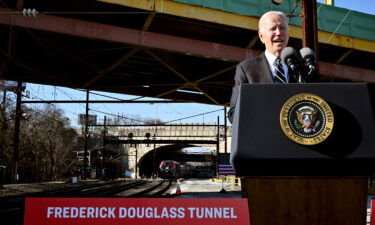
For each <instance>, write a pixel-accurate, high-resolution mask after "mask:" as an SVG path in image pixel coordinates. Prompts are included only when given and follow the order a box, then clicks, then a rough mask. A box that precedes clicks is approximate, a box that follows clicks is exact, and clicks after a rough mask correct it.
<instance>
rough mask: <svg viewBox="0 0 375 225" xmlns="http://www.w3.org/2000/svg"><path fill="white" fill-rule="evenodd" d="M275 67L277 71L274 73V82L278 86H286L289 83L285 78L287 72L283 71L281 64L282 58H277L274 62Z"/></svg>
mask: <svg viewBox="0 0 375 225" xmlns="http://www.w3.org/2000/svg"><path fill="white" fill-rule="evenodd" d="M274 66H275V71H274V73H273V74H274V78H273V79H274V82H275V83H276V84H285V83H287V81H286V77H285V72H284V69H283V65H282V64H281V59H280V57H277V58H276V60H275V62H274Z"/></svg>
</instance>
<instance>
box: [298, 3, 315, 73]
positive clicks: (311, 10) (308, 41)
mask: <svg viewBox="0 0 375 225" xmlns="http://www.w3.org/2000/svg"><path fill="white" fill-rule="evenodd" d="M301 12H302V47H309V48H311V49H312V50H313V51H314V52H315V57H316V61H317V62H318V61H319V59H318V50H319V49H318V19H317V12H316V0H302V3H301ZM317 65H318V64H317ZM318 69H319V68H317V71H316V74H319V71H318Z"/></svg>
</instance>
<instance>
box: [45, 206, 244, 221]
mask: <svg viewBox="0 0 375 225" xmlns="http://www.w3.org/2000/svg"><path fill="white" fill-rule="evenodd" d="M185 211H189V212H188V216H189V218H194V219H236V218H237V215H236V214H235V212H234V208H232V207H189V208H187V210H186V209H185V208H184V207H178V208H177V207H170V208H169V207H163V208H158V207H128V208H126V207H119V208H116V207H47V218H54V219H56V218H57V219H67V218H80V219H89V218H94V219H107V218H121V219H124V218H129V219H142V218H146V219H166V218H172V219H174V218H180V219H182V218H185V217H186V213H185Z"/></svg>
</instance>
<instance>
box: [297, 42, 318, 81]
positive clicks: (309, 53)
mask: <svg viewBox="0 0 375 225" xmlns="http://www.w3.org/2000/svg"><path fill="white" fill-rule="evenodd" d="M299 52H300V54H301V58H302V61H303V64H304V66H305V69H306V71H307V74H306V76H307V77H306V78H307V80H309V79H311V78H312V76H313V75H314V74H315V72H316V66H315V65H316V64H315V53H314V51H313V50H312V49H311V48H308V47H304V48H302V49H301V50H299Z"/></svg>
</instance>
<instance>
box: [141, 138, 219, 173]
mask: <svg viewBox="0 0 375 225" xmlns="http://www.w3.org/2000/svg"><path fill="white" fill-rule="evenodd" d="M163 160H173V161H176V162H179V163H181V164H189V165H192V166H194V173H193V176H195V177H207V176H208V177H212V176H214V174H215V173H216V153H215V152H214V151H212V150H210V149H207V148H204V147H200V146H194V145H189V146H180V145H167V146H162V147H159V148H156V149H154V150H152V151H149V152H147V153H146V154H145V155H144V156H143V157H142V158H141V159H140V161H139V163H138V168H139V175H140V177H146V178H149V177H158V175H159V165H160V163H161V162H162V161H163Z"/></svg>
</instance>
